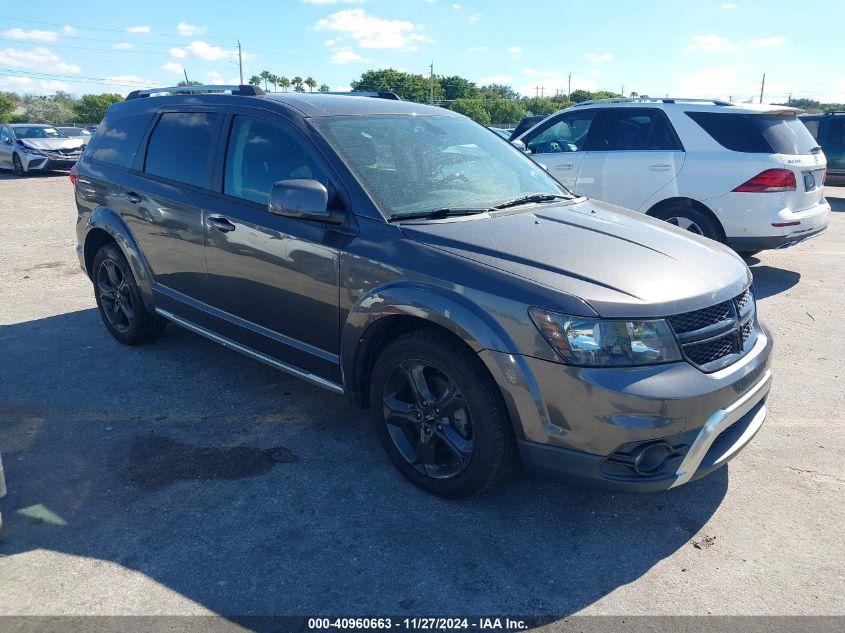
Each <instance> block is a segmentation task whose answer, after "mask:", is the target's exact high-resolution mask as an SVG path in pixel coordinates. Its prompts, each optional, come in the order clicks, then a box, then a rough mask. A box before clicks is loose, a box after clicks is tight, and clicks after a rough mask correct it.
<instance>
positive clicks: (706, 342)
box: [667, 288, 754, 372]
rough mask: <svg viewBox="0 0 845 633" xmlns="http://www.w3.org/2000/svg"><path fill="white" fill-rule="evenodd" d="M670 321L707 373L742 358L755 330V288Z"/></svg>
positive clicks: (692, 358) (690, 355) (686, 351)
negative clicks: (753, 291) (752, 290)
mask: <svg viewBox="0 0 845 633" xmlns="http://www.w3.org/2000/svg"><path fill="white" fill-rule="evenodd" d="M667 320H668V321H669V324H670V325H671V326H672V329H673V330H674V331H675V335H676V336H677V337H678V341H679V342H680V344H681V351H682V352H683V353H684V356H685V357H686V358H687V360H689V361H690V362H691V363H692V364H694V365H696V366H697V367H699V368H700V369H701V370H703V371H706V372H711V371H716V370H718V369H721V368H722V367H725V366H727V365H729V364H731V363H732V362H735V361H737V360H739V359H740V358H741V357H742V355H743V354H744V353H745V352H746V351H748V346H747V345H746V343H747V342H748V341H749V339H751V337H752V335H753V333H754V296H753V294H752V292H751V289H750V288H749V289H747V290H745V291H744V292H743V293H742V294H739V295H737V296H736V297H734V298H733V299H730V300H728V301H723V302H721V303H717V304H716V305H713V306H710V307H707V308H702V309H700V310H693V311H692V312H684V313H683V314H676V315H674V316H670V317H669V318H668V319H667Z"/></svg>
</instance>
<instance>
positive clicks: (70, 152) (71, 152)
mask: <svg viewBox="0 0 845 633" xmlns="http://www.w3.org/2000/svg"><path fill="white" fill-rule="evenodd" d="M41 152H42V153H43V154H44V155H45V156H46V157H47V158H52V159H55V160H75V159H77V158H79V157H80V155H81V154H82V149H81V148H79V147H74V148H72V149H45V150H41Z"/></svg>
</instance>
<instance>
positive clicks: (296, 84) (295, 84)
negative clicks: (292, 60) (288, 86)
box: [291, 75, 305, 92]
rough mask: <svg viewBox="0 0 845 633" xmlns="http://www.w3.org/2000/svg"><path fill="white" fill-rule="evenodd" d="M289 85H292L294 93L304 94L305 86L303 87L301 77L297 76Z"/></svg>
mask: <svg viewBox="0 0 845 633" xmlns="http://www.w3.org/2000/svg"><path fill="white" fill-rule="evenodd" d="M291 83H293V89H294V90H295V91H296V92H305V86H303V80H302V77H300V76H299V75H297V76H296V77H294V78H293V79H292V80H291Z"/></svg>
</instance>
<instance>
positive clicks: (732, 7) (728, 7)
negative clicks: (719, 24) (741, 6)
mask: <svg viewBox="0 0 845 633" xmlns="http://www.w3.org/2000/svg"><path fill="white" fill-rule="evenodd" d="M736 6H737V5H735V4H734V3H732V2H726V3H725V4H723V5H722V6H720V7H719V8H720V9H736Z"/></svg>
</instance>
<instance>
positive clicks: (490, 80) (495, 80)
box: [478, 75, 513, 86]
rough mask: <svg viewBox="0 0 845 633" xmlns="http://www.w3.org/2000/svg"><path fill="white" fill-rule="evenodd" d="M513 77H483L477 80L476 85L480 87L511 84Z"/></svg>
mask: <svg viewBox="0 0 845 633" xmlns="http://www.w3.org/2000/svg"><path fill="white" fill-rule="evenodd" d="M512 83H513V77H511V76H510V75H490V76H489V77H484V78H483V79H479V80H478V84H479V85H481V86H486V85H489V84H508V85H509V84H512Z"/></svg>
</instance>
